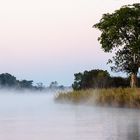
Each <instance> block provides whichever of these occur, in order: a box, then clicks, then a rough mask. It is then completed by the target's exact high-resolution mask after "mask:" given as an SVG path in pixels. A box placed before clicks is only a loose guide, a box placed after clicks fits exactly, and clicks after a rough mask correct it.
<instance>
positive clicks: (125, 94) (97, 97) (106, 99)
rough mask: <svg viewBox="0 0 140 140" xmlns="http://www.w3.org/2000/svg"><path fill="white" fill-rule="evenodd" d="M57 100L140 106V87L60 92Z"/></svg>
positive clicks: (117, 105) (102, 104)
mask: <svg viewBox="0 0 140 140" xmlns="http://www.w3.org/2000/svg"><path fill="white" fill-rule="evenodd" d="M55 100H56V101H59V102H72V103H76V104H79V103H86V104H90V105H93V104H94V105H101V106H114V107H129V108H140V89H139V88H135V89H131V88H124V89H123V88H112V89H89V90H80V91H71V92H67V93H59V94H58V95H57V96H56V98H55Z"/></svg>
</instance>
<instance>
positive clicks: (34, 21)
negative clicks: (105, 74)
mask: <svg viewBox="0 0 140 140" xmlns="http://www.w3.org/2000/svg"><path fill="white" fill-rule="evenodd" d="M137 2H139V0H24V1H20V0H12V1H11V0H4V1H1V2H0V73H3V72H9V73H11V74H14V75H15V76H16V77H17V78H18V79H24V78H25V79H33V80H34V81H35V82H41V81H42V82H43V83H44V84H49V83H50V82H51V81H54V80H57V81H58V82H59V83H60V84H64V85H70V84H71V83H72V82H73V78H74V77H73V74H74V73H76V72H79V71H84V70H90V69H93V68H101V69H108V70H109V66H106V62H107V59H108V58H109V57H110V54H105V53H104V52H103V51H102V50H101V49H100V44H99V42H98V41H97V37H98V36H99V35H100V32H99V31H97V30H96V29H93V28H92V25H93V24H95V23H97V22H98V21H99V19H100V18H101V16H102V14H104V13H107V12H113V11H114V10H116V9H118V8H120V7H121V6H122V5H125V4H132V3H137Z"/></svg>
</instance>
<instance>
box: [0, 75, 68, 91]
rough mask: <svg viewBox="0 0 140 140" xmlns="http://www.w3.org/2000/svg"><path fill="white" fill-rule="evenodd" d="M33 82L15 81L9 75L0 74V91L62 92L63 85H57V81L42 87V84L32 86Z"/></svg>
mask: <svg viewBox="0 0 140 140" xmlns="http://www.w3.org/2000/svg"><path fill="white" fill-rule="evenodd" d="M33 83H34V82H33V80H25V79H24V80H17V78H16V77H15V76H13V75H11V74H9V73H2V74H0V89H5V88H6V89H7V88H8V89H9V88H12V89H17V90H22V89H23V90H24V89H28V90H39V91H42V90H64V89H65V87H64V86H63V85H59V84H58V82H57V81H54V82H51V83H50V85H49V86H47V87H46V86H44V85H43V83H41V82H40V83H36V85H35V84H33Z"/></svg>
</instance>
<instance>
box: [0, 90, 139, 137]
mask: <svg viewBox="0 0 140 140" xmlns="http://www.w3.org/2000/svg"><path fill="white" fill-rule="evenodd" d="M53 98H54V94H47V93H46V94H36V93H35V94H34V93H24V94H21V93H4V92H3V93H1V94H0V140H139V139H140V129H139V128H140V111H139V110H135V109H123V108H106V107H93V106H86V105H72V104H60V103H55V102H54V100H53Z"/></svg>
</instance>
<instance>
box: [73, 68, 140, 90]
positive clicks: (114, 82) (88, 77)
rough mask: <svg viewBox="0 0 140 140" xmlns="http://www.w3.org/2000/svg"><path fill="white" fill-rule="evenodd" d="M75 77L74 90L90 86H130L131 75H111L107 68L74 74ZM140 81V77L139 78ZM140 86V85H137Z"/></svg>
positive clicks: (139, 81)
mask: <svg viewBox="0 0 140 140" xmlns="http://www.w3.org/2000/svg"><path fill="white" fill-rule="evenodd" d="M74 76H75V79H74V83H73V84H72V87H73V89H74V90H81V89H89V88H118V87H122V88H125V87H130V77H128V78H123V77H111V76H110V74H109V73H108V72H107V71H106V70H105V71H104V70H100V69H95V70H91V71H84V72H83V73H81V72H79V73H76V74H74ZM137 80H138V82H137V83H140V78H138V79H137ZM137 86H140V85H137Z"/></svg>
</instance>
